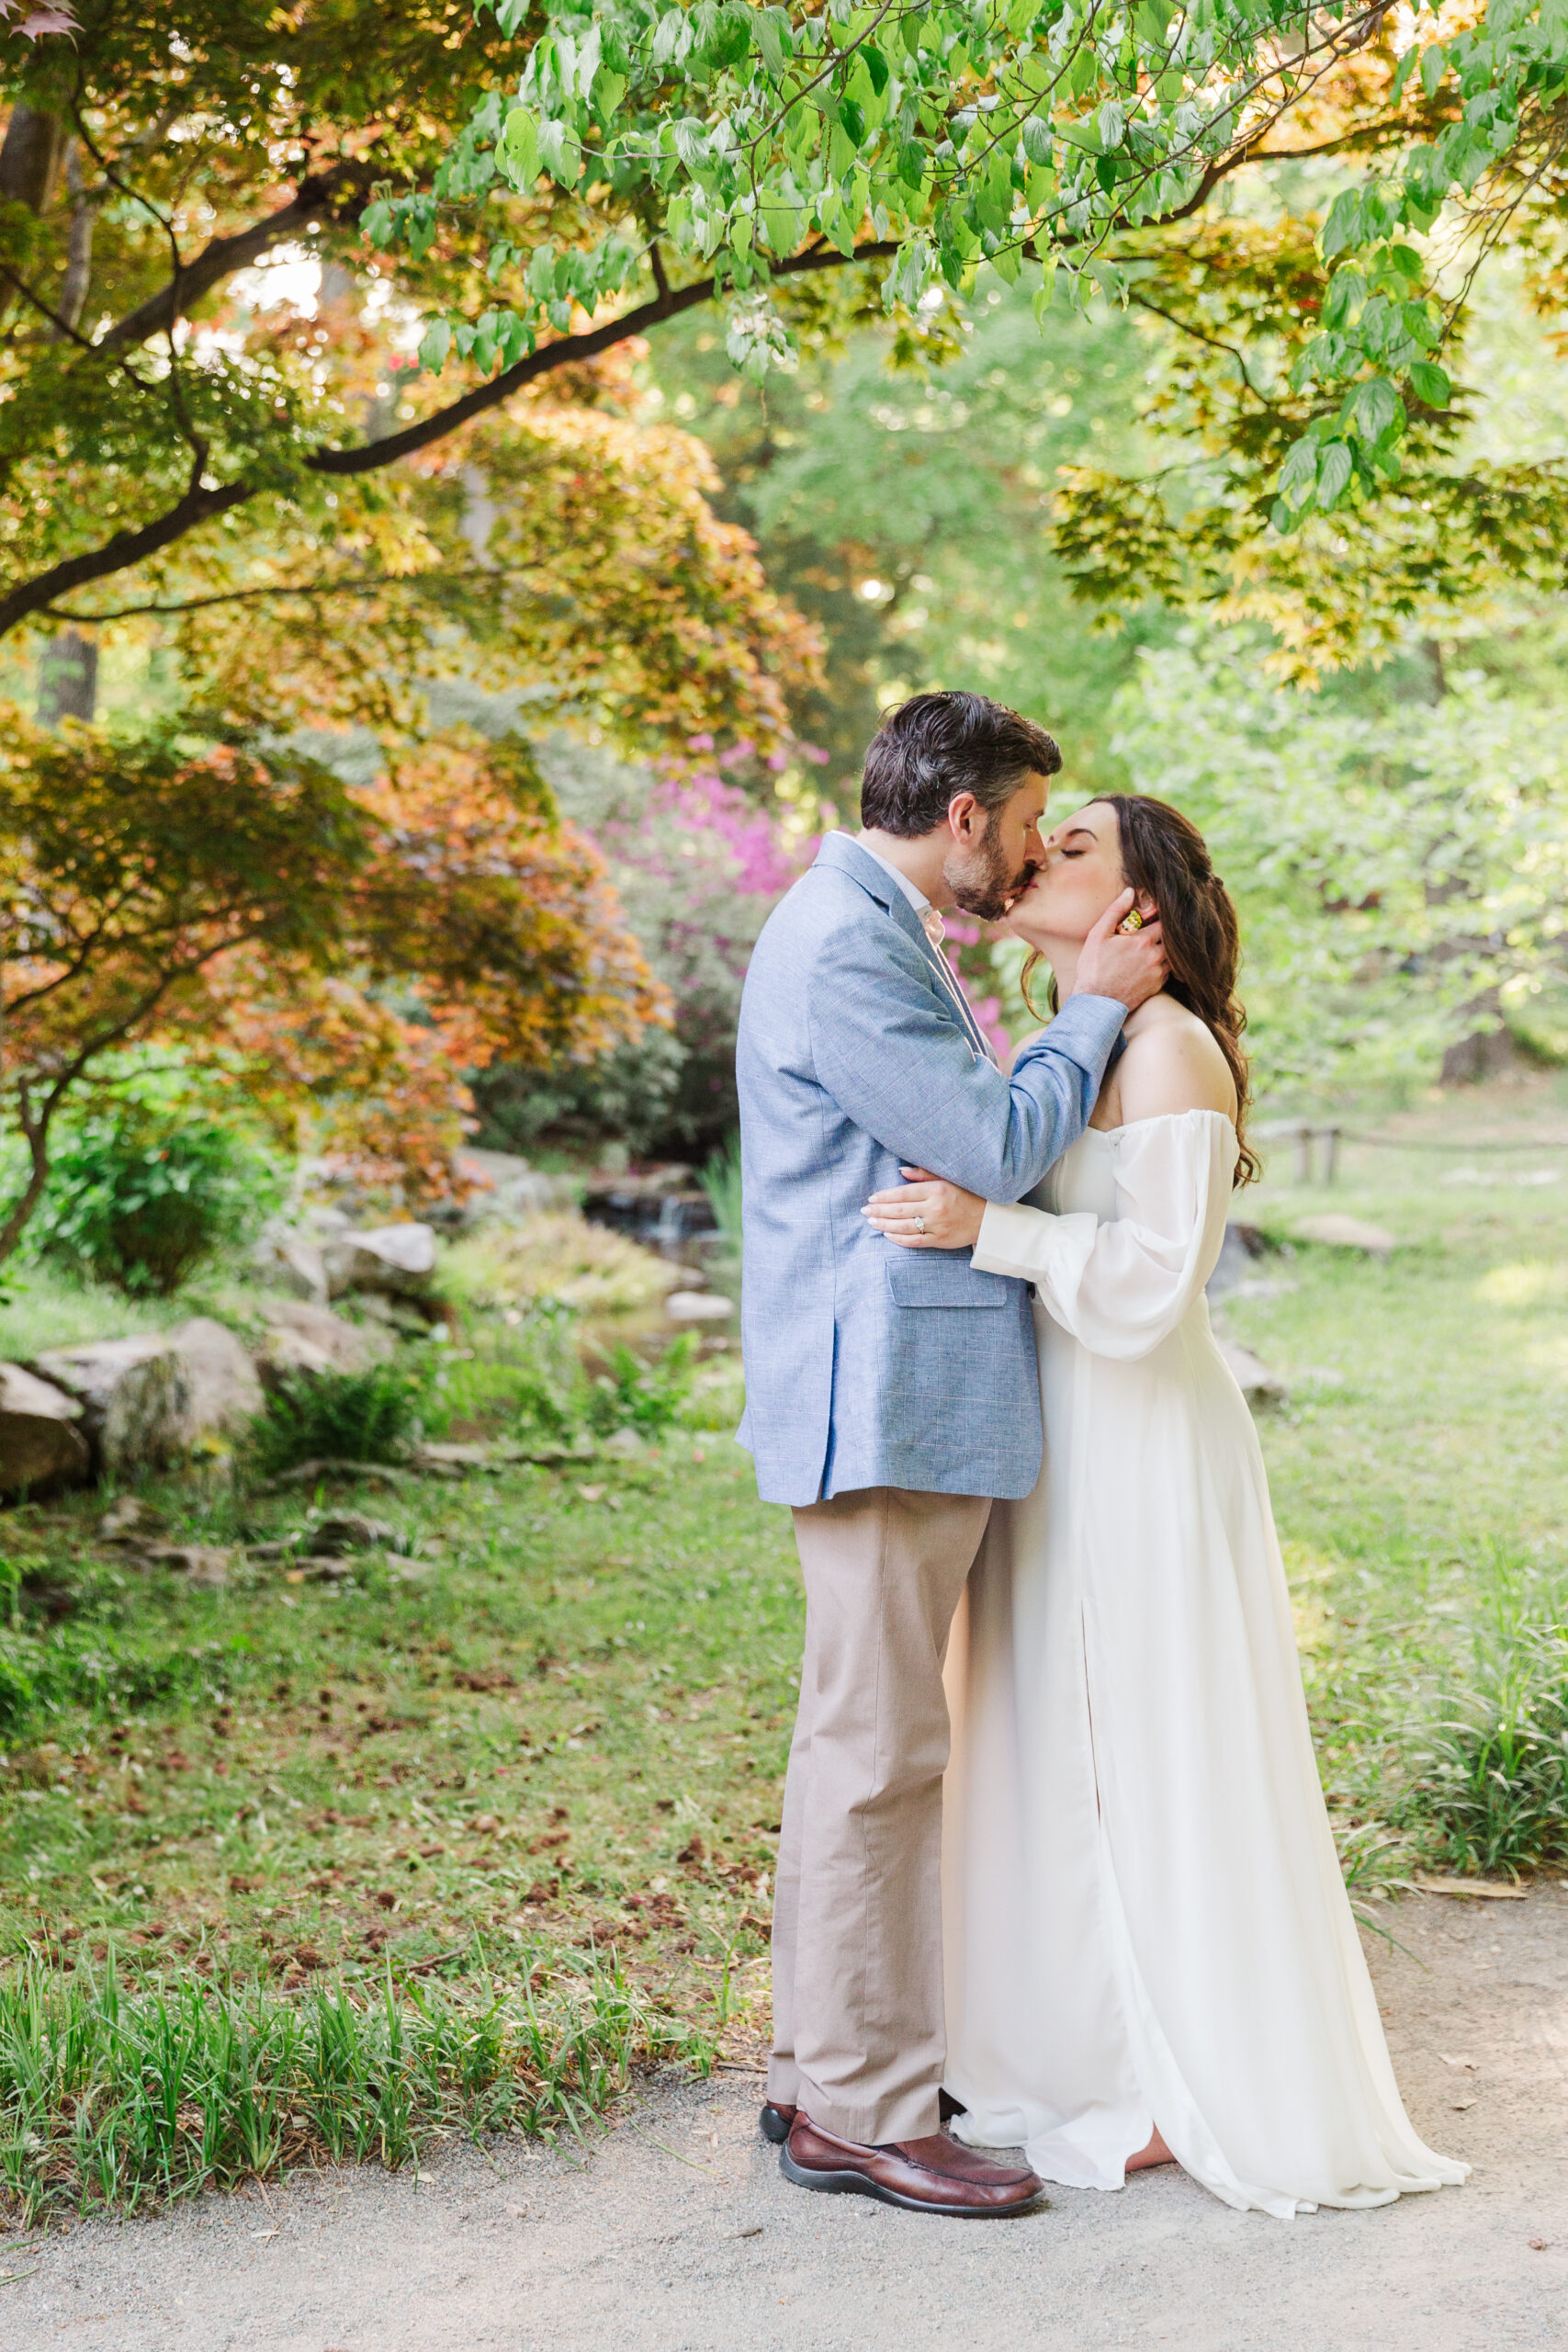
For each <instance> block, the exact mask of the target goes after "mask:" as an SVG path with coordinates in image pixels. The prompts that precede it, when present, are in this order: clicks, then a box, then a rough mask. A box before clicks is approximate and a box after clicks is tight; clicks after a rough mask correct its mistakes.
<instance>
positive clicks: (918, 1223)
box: [915, 1216, 926, 1233]
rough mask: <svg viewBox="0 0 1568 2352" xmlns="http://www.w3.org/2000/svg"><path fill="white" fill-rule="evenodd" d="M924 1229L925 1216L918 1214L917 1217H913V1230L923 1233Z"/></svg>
mask: <svg viewBox="0 0 1568 2352" xmlns="http://www.w3.org/2000/svg"><path fill="white" fill-rule="evenodd" d="M925 1229H926V1221H925V1218H924V1217H923V1216H918V1217H917V1218H916V1219H915V1231H916V1232H917V1233H923V1232H924V1231H925Z"/></svg>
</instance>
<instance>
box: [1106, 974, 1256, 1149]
mask: <svg viewBox="0 0 1568 2352" xmlns="http://www.w3.org/2000/svg"><path fill="white" fill-rule="evenodd" d="M1116 1078H1117V1091H1118V1093H1119V1095H1120V1098H1121V1100H1120V1104H1119V1109H1120V1114H1121V1116H1122V1119H1123V1120H1124V1121H1125V1122H1126V1123H1127V1124H1129V1125H1131V1124H1132V1122H1133V1121H1134V1120H1136V1119H1159V1118H1165V1117H1168V1115H1169V1114H1171V1113H1173V1112H1179V1111H1223V1112H1224V1114H1225V1115H1226V1116H1227V1117H1228V1118H1234V1117H1235V1107H1236V1103H1235V1080H1233V1079H1232V1077H1231V1073H1230V1065H1229V1063H1228V1062H1227V1061H1226V1059H1225V1057H1224V1054H1223V1053H1222V1052H1221V1051H1220V1047H1219V1044H1218V1041H1217V1040H1216V1038H1215V1036H1214V1034H1213V1030H1212V1029H1211V1028H1210V1027H1209V1025H1208V1023H1207V1022H1205V1021H1200V1020H1199V1018H1198V1015H1197V1014H1196V1013H1195V1012H1189V1011H1188V1010H1187V1007H1186V1006H1185V1005H1184V1004H1178V1003H1177V1002H1176V1001H1175V999H1174V998H1172V997H1168V996H1160V997H1152V998H1151V999H1150V1000H1149V1001H1148V1002H1147V1003H1146V1004H1144V1005H1140V1006H1139V1008H1138V1010H1137V1012H1135V1013H1134V1016H1133V1019H1132V1020H1131V1021H1130V1022H1129V1023H1128V1024H1127V1049H1126V1051H1125V1053H1124V1054H1123V1055H1122V1059H1121V1061H1120V1063H1119V1064H1118V1066H1117V1070H1116Z"/></svg>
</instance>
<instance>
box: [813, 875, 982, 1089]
mask: <svg viewBox="0 0 1568 2352" xmlns="http://www.w3.org/2000/svg"><path fill="white" fill-rule="evenodd" d="M813 863H814V864H815V865H832V866H836V867H837V868H838V870H839V872H840V874H848V875H849V876H851V877H852V880H854V881H856V882H858V883H859V884H860V887H861V888H862V889H863V891H864V892H865V894H866V896H867V898H869V899H874V900H875V902H876V904H877V905H878V906H879V907H880V908H881V909H882V910H883V911H884V913H886V914H889V915H891V916H892V918H893V921H894V922H896V923H897V925H898V927H899V929H900V930H901V931H903V932H906V933H908V936H909V938H910V939H911V940H912V941H913V942H914V944H915V946H916V947H917V948H918V949H919V953H920V955H921V956H923V957H924V958H925V961H926V964H927V966H928V967H929V968H930V971H931V985H932V987H933V988H935V989H937V991H938V992H939V994H940V995H941V996H942V1001H943V1002H944V1003H945V1004H947V1005H949V1006H950V1007H951V1008H952V1010H953V1012H956V1013H957V1015H958V1017H959V1019H960V1021H961V1023H962V1024H963V1028H964V1035H965V1036H966V1037H967V1038H968V1040H969V1045H970V1048H971V1050H972V1051H973V1052H975V1053H976V1054H977V1055H978V1056H979V1057H980V1058H981V1060H982V1061H988V1062H993V1063H994V1062H995V1060H996V1058H997V1057H996V1055H995V1054H994V1053H993V1052H992V1050H991V1044H990V1040H989V1038H988V1037H987V1035H986V1033H985V1031H984V1030H983V1029H982V1028H981V1026H980V1024H979V1023H978V1022H977V1021H976V1018H975V1015H974V1013H973V1012H972V1011H971V1010H970V1007H969V1002H968V1000H967V999H966V997H965V996H964V990H963V989H962V988H961V987H960V985H959V982H958V978H957V975H956V974H955V973H954V971H953V967H952V965H951V964H949V963H948V962H947V959H946V957H945V956H943V955H942V950H941V948H940V947H937V946H935V945H934V944H932V942H931V939H930V938H929V937H928V936H927V933H926V927H925V925H924V923H922V922H921V921H920V919H919V915H918V914H917V913H916V912H915V910H914V908H913V907H912V906H911V905H910V904H909V901H908V899H907V898H906V897H905V896H904V893H903V891H902V890H900V889H899V888H898V886H897V883H896V882H894V881H893V880H892V879H891V877H890V876H888V874H887V872H886V869H885V868H884V867H883V866H881V865H878V864H877V862H876V860H875V858H874V857H872V856H870V855H869V854H867V852H866V851H864V850H863V849H862V847H861V845H860V843H859V842H857V841H856V840H855V839H854V837H853V835H852V834H850V833H842V832H831V833H825V834H824V835H823V838H822V845H821V847H820V848H819V849H818V853H817V855H816V858H815V859H814V860H813ZM939 962H940V963H941V964H942V966H943V967H945V971H944V972H939V971H938V969H937V966H938V963H939Z"/></svg>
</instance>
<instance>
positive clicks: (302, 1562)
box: [283, 1552, 354, 1584]
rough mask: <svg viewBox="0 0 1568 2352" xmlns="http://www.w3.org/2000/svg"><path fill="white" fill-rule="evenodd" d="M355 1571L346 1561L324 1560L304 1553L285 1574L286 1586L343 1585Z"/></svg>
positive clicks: (313, 1554) (312, 1554)
mask: <svg viewBox="0 0 1568 2352" xmlns="http://www.w3.org/2000/svg"><path fill="white" fill-rule="evenodd" d="M353 1574H354V1570H353V1569H352V1568H351V1567H350V1566H349V1564H348V1562H347V1561H346V1560H331V1559H322V1558H321V1557H319V1556H318V1555H316V1554H315V1553H313V1552H302V1553H301V1554H300V1555H299V1558H298V1559H297V1560H296V1561H295V1563H294V1565H293V1566H292V1567H289V1568H286V1569H285V1570H284V1572H283V1581H284V1583H285V1584H342V1583H343V1582H344V1578H345V1577H351V1576H352V1575H353Z"/></svg>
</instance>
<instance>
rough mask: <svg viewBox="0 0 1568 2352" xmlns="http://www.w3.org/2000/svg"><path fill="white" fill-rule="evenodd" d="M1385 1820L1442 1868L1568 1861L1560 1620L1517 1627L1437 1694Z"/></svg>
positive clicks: (1567, 1700)
mask: <svg viewBox="0 0 1568 2352" xmlns="http://www.w3.org/2000/svg"><path fill="white" fill-rule="evenodd" d="M1393 1818H1394V1820H1395V1822H1396V1823H1397V1825H1398V1826H1400V1827H1402V1828H1404V1829H1405V1830H1407V1831H1408V1832H1410V1833H1411V1834H1412V1835H1413V1837H1414V1838H1415V1841H1416V1845H1417V1847H1418V1849H1420V1850H1421V1852H1422V1854H1423V1856H1424V1858H1425V1859H1427V1860H1429V1861H1431V1862H1434V1863H1437V1864H1439V1865H1441V1866H1442V1867H1443V1868H1445V1869H1449V1870H1453V1871H1482V1872H1485V1871H1528V1870H1534V1869H1538V1868H1540V1865H1541V1864H1542V1863H1546V1862H1554V1861H1559V1860H1563V1859H1565V1858H1568V1626H1564V1625H1562V1624H1551V1625H1545V1626H1541V1625H1534V1626H1531V1625H1525V1626H1522V1627H1519V1628H1517V1630H1515V1631H1513V1632H1512V1633H1511V1634H1509V1635H1508V1636H1507V1637H1506V1639H1504V1640H1503V1641H1501V1642H1499V1643H1498V1644H1497V1645H1495V1646H1493V1647H1492V1648H1490V1649H1488V1650H1487V1651H1485V1652H1483V1654H1482V1656H1481V1657H1480V1658H1479V1659H1478V1661H1477V1666H1476V1669H1475V1672H1474V1674H1473V1676H1472V1679H1471V1680H1470V1681H1469V1682H1468V1683H1465V1684H1461V1685H1455V1686H1452V1687H1450V1689H1449V1690H1448V1691H1446V1692H1445V1694H1444V1697H1443V1701H1442V1703H1441V1706H1440V1709H1439V1711H1438V1713H1437V1714H1436V1715H1435V1716H1434V1718H1433V1720H1432V1721H1431V1722H1429V1723H1428V1724H1425V1725H1423V1726H1422V1727H1421V1728H1420V1729H1419V1730H1418V1731H1417V1733H1416V1736H1415V1738H1414V1740H1413V1742H1412V1749H1411V1754H1410V1757H1409V1762H1408V1779H1407V1781H1406V1783H1405V1787H1404V1792H1403V1793H1402V1795H1401V1797H1400V1799H1399V1801H1398V1804H1397V1806H1396V1808H1395V1811H1394V1814H1393Z"/></svg>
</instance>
